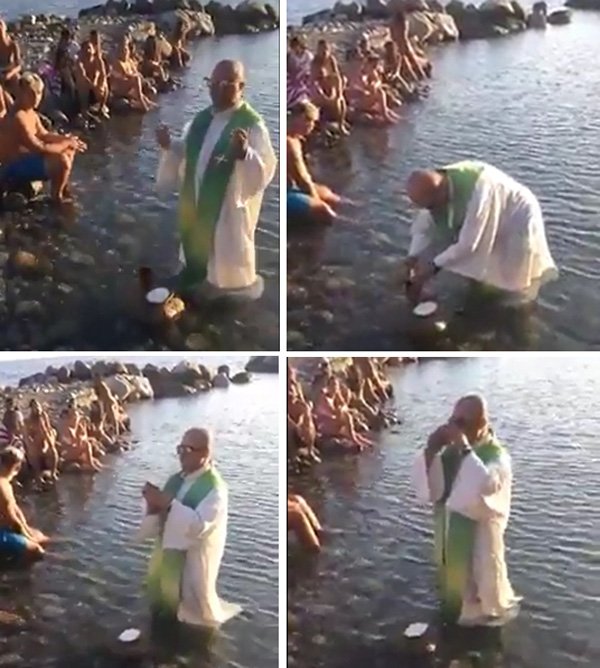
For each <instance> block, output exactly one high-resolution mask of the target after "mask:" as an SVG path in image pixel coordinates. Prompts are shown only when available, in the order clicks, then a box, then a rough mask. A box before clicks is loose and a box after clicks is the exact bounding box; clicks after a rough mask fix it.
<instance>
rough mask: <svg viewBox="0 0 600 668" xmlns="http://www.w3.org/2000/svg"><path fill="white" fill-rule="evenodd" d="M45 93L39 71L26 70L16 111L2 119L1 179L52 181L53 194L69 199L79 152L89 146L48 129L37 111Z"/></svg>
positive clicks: (75, 138) (57, 197)
mask: <svg viewBox="0 0 600 668" xmlns="http://www.w3.org/2000/svg"><path fill="white" fill-rule="evenodd" d="M43 93H44V84H43V82H42V80H41V79H40V77H39V76H38V75H37V74H32V73H26V74H24V75H23V76H22V77H21V79H20V81H19V86H18V94H17V99H16V101H15V109H14V114H11V116H10V117H7V118H5V119H3V120H2V121H0V181H1V182H4V183H8V184H15V185H20V184H23V183H30V182H31V181H50V187H51V194H52V198H53V199H54V200H55V201H56V202H59V203H60V202H66V201H69V200H70V199H71V198H70V195H69V192H68V183H69V178H70V176H71V170H72V169H73V160H74V158H75V154H76V153H79V152H82V151H85V150H86V149H87V146H86V145H85V144H84V143H83V142H82V141H81V140H80V139H78V138H77V137H74V136H72V135H60V134H56V133H53V132H48V131H47V130H46V129H45V128H44V126H43V125H42V121H41V120H40V117H39V115H38V113H37V111H36V109H37V107H38V105H39V103H40V101H41V99H42V96H43Z"/></svg>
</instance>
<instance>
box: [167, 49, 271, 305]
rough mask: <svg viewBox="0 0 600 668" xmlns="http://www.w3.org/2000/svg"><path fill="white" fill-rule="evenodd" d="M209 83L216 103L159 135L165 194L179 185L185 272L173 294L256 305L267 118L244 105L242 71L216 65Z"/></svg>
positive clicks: (267, 175) (238, 66) (267, 169)
mask: <svg viewBox="0 0 600 668" xmlns="http://www.w3.org/2000/svg"><path fill="white" fill-rule="evenodd" d="M205 81H206V85H207V86H208V90H209V93H210V98H211V104H210V105H209V106H208V107H207V108H205V109H203V110H202V111H200V112H199V113H198V114H197V115H196V116H195V118H194V119H193V120H192V121H191V123H189V124H188V125H187V126H186V127H185V128H184V131H183V135H182V137H181V138H180V139H172V138H171V134H170V131H169V129H168V128H167V127H166V126H164V125H161V126H160V127H159V128H158V130H157V133H156V138H157V141H158V144H159V146H160V148H161V150H162V155H161V159H160V163H159V168H158V177H157V184H158V187H159V189H160V190H166V189H168V188H171V187H175V188H177V187H179V189H180V194H179V211H178V226H179V233H180V239H181V259H182V260H183V261H184V268H183V270H182V271H181V273H180V274H179V275H178V276H177V277H176V286H175V288H176V290H177V291H178V292H179V293H180V294H182V296H184V297H189V298H193V297H196V296H203V297H205V298H206V297H207V298H215V297H220V296H226V295H232V296H236V297H241V298H247V299H258V298H259V297H260V296H261V295H262V292H263V289H264V283H263V280H262V278H261V277H260V276H259V275H258V274H257V272H256V248H255V241H254V234H255V231H256V226H257V224H258V217H259V214H260V210H261V206H262V200H263V194H264V191H265V189H266V188H267V186H268V185H269V183H270V182H271V181H272V179H273V176H274V175H275V167H276V164H277V159H276V156H275V152H274V150H273V147H272V145H271V140H270V137H269V132H268V130H267V127H266V125H265V122H264V120H263V118H262V116H261V115H260V114H259V113H258V112H257V111H256V110H255V109H253V107H251V106H250V104H249V103H248V102H246V101H245V100H244V90H245V74H244V66H243V65H242V63H241V62H239V61H234V60H224V61H221V62H220V63H218V64H217V66H216V67H215V68H214V70H213V73H212V75H211V77H210V78H209V79H206V80H205Z"/></svg>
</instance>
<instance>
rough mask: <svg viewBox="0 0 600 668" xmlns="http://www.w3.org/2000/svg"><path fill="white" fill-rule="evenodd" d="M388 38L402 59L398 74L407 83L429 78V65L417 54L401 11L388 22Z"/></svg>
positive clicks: (425, 58)
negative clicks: (394, 44)
mask: <svg viewBox="0 0 600 668" xmlns="http://www.w3.org/2000/svg"><path fill="white" fill-rule="evenodd" d="M390 36H391V38H392V41H393V42H395V43H396V46H397V47H398V52H399V53H400V57H401V58H402V65H401V69H400V73H401V74H402V76H403V78H404V79H405V80H408V81H421V80H422V79H425V78H426V77H430V76H431V63H430V61H429V60H428V59H427V57H426V56H425V55H424V54H421V53H418V52H417V50H416V48H415V46H414V45H413V43H412V40H411V38H410V36H409V33H408V20H407V18H406V14H405V13H404V12H403V11H397V12H395V14H394V15H393V17H392V19H391V22H390Z"/></svg>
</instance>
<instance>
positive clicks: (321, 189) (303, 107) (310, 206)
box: [287, 102, 341, 223]
mask: <svg viewBox="0 0 600 668" xmlns="http://www.w3.org/2000/svg"><path fill="white" fill-rule="evenodd" d="M318 119H319V110H318V109H317V107H315V105H314V104H312V103H311V102H299V103H298V104H296V105H294V106H293V107H292V109H290V113H289V120H288V131H287V166H288V176H287V179H288V181H287V212H288V216H289V217H292V218H294V217H295V218H306V219H309V220H314V221H315V222H321V223H330V222H331V221H333V220H334V219H335V218H336V217H337V214H336V212H335V211H334V210H333V208H332V207H334V206H336V205H337V204H339V203H340V201H341V198H340V197H339V196H338V195H336V194H335V193H333V192H332V191H331V190H330V189H329V188H328V187H327V186H324V185H321V184H319V183H315V182H314V181H313V179H312V176H311V175H310V172H309V171H308V167H307V166H306V161H305V160H304V154H303V151H302V142H303V141H304V140H305V139H306V138H307V137H308V136H309V135H310V133H311V132H312V131H313V129H314V127H315V124H316V122H317V120H318Z"/></svg>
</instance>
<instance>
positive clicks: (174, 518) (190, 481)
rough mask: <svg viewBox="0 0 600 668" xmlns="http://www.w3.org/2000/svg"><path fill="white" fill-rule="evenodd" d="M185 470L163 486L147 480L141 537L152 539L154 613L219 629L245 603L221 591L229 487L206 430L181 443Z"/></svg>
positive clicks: (150, 590)
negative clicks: (224, 597)
mask: <svg viewBox="0 0 600 668" xmlns="http://www.w3.org/2000/svg"><path fill="white" fill-rule="evenodd" d="M177 454H178V455H179V461H180V464H181V471H180V472H179V473H176V474H175V475H173V476H171V477H170V478H169V479H168V480H167V483H166V485H165V486H164V488H163V489H162V490H160V489H159V488H158V487H156V486H155V485H153V484H151V483H146V485H145V487H144V489H143V497H144V499H145V501H146V508H147V511H146V515H145V517H144V519H143V520H142V524H141V527H140V530H139V533H138V537H139V538H140V539H142V540H143V539H147V538H154V539H156V546H155V548H154V553H153V554H152V557H151V559H150V565H149V569H148V578H147V581H146V587H147V591H148V595H149V598H150V604H151V608H152V610H153V612H154V613H155V614H159V615H165V616H168V617H170V618H177V619H178V620H179V621H180V622H184V623H186V624H192V625H196V626H203V627H208V628H215V627H218V626H220V625H221V624H223V623H224V622H226V621H227V620H228V619H230V618H231V617H234V616H235V615H236V614H237V613H238V612H239V611H240V610H241V608H240V607H239V606H237V605H234V604H231V603H225V602H224V601H222V600H221V599H220V598H219V597H218V596H217V589H216V587H217V576H218V574H219V567H220V565H221V559H222V557H223V551H224V549H225V540H226V537H227V486H226V484H225V482H224V481H223V479H222V478H221V476H220V474H219V472H218V471H217V469H216V467H215V465H214V463H213V462H212V438H211V435H210V433H209V432H208V431H207V430H206V429H189V430H188V431H186V432H185V434H184V435H183V438H182V441H181V444H180V445H179V446H178V448H177Z"/></svg>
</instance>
